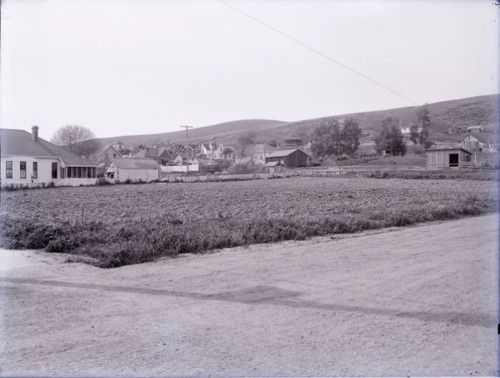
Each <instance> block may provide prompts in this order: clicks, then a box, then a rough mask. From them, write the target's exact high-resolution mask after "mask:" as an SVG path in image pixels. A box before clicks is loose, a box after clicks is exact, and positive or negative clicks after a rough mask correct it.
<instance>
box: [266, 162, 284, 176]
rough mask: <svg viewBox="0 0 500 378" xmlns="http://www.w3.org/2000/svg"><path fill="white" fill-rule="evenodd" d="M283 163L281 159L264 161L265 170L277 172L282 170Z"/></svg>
mask: <svg viewBox="0 0 500 378" xmlns="http://www.w3.org/2000/svg"><path fill="white" fill-rule="evenodd" d="M282 167H283V164H282V162H281V161H270V162H269V163H266V170H267V172H268V173H279V172H281V171H282Z"/></svg>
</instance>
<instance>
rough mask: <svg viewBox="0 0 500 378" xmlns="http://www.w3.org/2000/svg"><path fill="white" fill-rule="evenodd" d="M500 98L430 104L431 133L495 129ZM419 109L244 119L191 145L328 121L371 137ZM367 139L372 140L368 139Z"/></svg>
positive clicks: (174, 137)
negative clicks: (349, 124)
mask: <svg viewBox="0 0 500 378" xmlns="http://www.w3.org/2000/svg"><path fill="white" fill-rule="evenodd" d="M498 104H499V95H487V96H478V97H470V98H465V99H459V100H450V101H443V102H436V103H433V104H428V109H429V116H430V118H431V122H432V124H431V132H432V133H441V132H445V131H446V130H448V128H449V127H453V126H460V127H465V126H473V125H482V126H494V127H496V125H497V124H498V119H499V117H498V109H499V108H498ZM416 109H417V107H415V106H413V107H406V108H396V109H387V110H379V111H373V112H363V113H352V114H340V115H335V116H328V117H322V118H315V119H308V120H302V121H296V122H282V121H272V120H259V119H253V120H242V121H233V122H226V123H221V124H217V125H212V126H206V127H197V128H194V129H192V130H190V131H189V137H190V141H191V142H192V143H201V142H206V141H209V140H215V141H217V142H219V143H221V142H222V143H224V144H229V145H231V144H232V145H234V144H236V139H237V136H238V134H239V133H242V132H246V131H249V130H254V131H256V133H257V141H259V142H263V141H270V140H273V139H276V140H283V139H286V138H290V137H302V138H304V137H307V136H308V135H311V133H312V132H313V131H314V129H315V128H316V127H317V125H318V124H319V123H320V122H321V121H323V120H326V119H329V118H347V117H353V118H355V119H356V120H357V121H358V122H359V125H360V127H361V128H362V129H363V130H364V131H365V132H367V133H369V134H370V135H371V136H373V135H375V134H376V133H377V131H378V130H379V128H380V125H381V123H382V120H383V119H384V118H387V117H396V118H399V119H400V120H401V122H402V124H403V125H408V124H410V123H411V122H416V115H415V110H416ZM367 139H373V138H372V137H369V138H367ZM100 141H101V142H102V143H103V144H112V143H114V142H117V141H122V142H123V143H124V144H125V145H137V144H144V145H151V144H155V143H158V142H180V143H184V142H185V132H184V131H183V130H182V129H179V131H176V132H170V133H163V134H152V135H140V136H117V137H115V138H104V139H100Z"/></svg>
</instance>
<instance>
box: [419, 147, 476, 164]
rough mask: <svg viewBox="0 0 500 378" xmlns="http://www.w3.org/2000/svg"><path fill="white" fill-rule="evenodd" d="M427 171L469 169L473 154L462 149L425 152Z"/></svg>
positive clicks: (435, 149)
mask: <svg viewBox="0 0 500 378" xmlns="http://www.w3.org/2000/svg"><path fill="white" fill-rule="evenodd" d="M425 154H426V157H427V169H445V168H469V167H470V166H471V164H472V163H471V156H472V152H470V151H467V150H464V149H463V148H461V147H452V148H431V149H428V150H426V151H425Z"/></svg>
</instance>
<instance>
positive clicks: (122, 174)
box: [106, 158, 160, 182]
mask: <svg viewBox="0 0 500 378" xmlns="http://www.w3.org/2000/svg"><path fill="white" fill-rule="evenodd" d="M159 172H160V166H159V165H158V163H157V162H155V161H154V160H153V159H149V158H119V159H112V160H111V164H110V166H109V168H108V170H107V171H106V177H107V179H108V180H110V181H112V182H115V181H117V180H119V181H125V180H131V181H146V182H147V181H152V180H158V179H159Z"/></svg>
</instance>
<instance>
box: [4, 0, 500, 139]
mask: <svg viewBox="0 0 500 378" xmlns="http://www.w3.org/2000/svg"><path fill="white" fill-rule="evenodd" d="M499 8H500V6H498V5H496V3H495V2H494V1H484V0H471V1H468V0H462V1H460V0H458V1H457V0H455V1H442V0H436V1H430V0H425V1H424V0H411V1H410V0H407V1H405V0H401V1H396V0H390V1H389V0H385V1H377V0H375V1H372V0H370V1H367V0H365V1H362V0H350V1H341V0H308V1H306V0H276V1H273V0H266V1H264V0H251V1H250V0H224V1H221V0H203V1H195V0H187V1H176V0H170V1H169V0H65V1H63V0H3V1H2V9H1V28H2V29H1V51H0V54H1V55H0V59H1V60H0V64H1V74H0V80H1V81H0V120H1V127H2V128H10V129H24V130H27V131H31V126H33V125H38V126H39V127H40V132H39V133H40V136H41V137H42V138H44V139H50V137H51V136H52V135H53V134H54V132H55V131H56V130H57V129H58V128H60V127H62V126H64V125H80V126H84V127H88V128H89V129H91V130H92V131H93V132H94V133H95V134H96V136H97V137H113V136H121V135H136V134H154V133H163V132H169V131H179V130H181V128H180V126H181V125H190V126H194V127H202V126H208V125H213V124H217V123H221V122H228V121H234V120H241V119H273V120H282V121H299V120H303V119H310V118H317V117H323V116H331V115H339V114H346V113H352V112H362V111H372V110H379V109H389V108H398V107H406V106H415V105H421V104H424V103H432V102H438V101H446V100H451V99H459V98H465V97H472V96H479V95H486V94H494V93H498V92H499V77H498V73H499V63H498V62H499V59H498V55H499V51H498V34H499V33H498V32H499V30H498V23H499V21H498V12H499Z"/></svg>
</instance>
